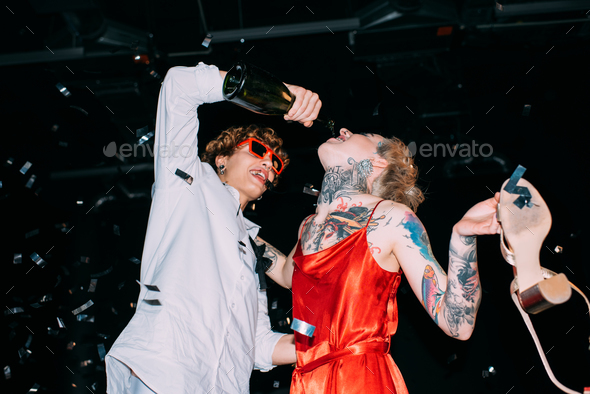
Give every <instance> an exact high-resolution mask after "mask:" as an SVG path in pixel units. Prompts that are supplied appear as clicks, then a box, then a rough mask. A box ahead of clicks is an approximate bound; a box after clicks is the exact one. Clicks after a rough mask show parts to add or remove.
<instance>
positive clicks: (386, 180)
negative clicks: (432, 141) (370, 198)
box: [371, 137, 424, 212]
mask: <svg viewBox="0 0 590 394" xmlns="http://www.w3.org/2000/svg"><path fill="white" fill-rule="evenodd" d="M377 153H378V154H379V156H381V157H382V158H384V159H385V160H387V163H388V165H387V167H385V169H384V170H383V172H382V173H381V175H379V176H378V177H377V178H376V179H375V181H373V190H372V193H371V194H373V195H375V196H378V197H381V198H384V199H386V200H391V201H395V202H399V203H402V204H405V205H406V206H408V207H409V208H410V209H411V210H412V211H413V212H416V209H418V205H420V204H421V203H422V202H424V194H423V193H422V190H420V188H419V187H418V185H416V181H417V179H418V168H417V167H416V165H415V164H414V159H412V156H411V154H410V150H409V149H408V147H407V146H406V145H405V144H404V143H403V142H402V141H401V140H400V139H398V138H395V137H393V138H384V139H383V142H382V144H381V145H380V146H379V147H378V148H377Z"/></svg>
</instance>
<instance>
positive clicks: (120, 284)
mask: <svg viewBox="0 0 590 394" xmlns="http://www.w3.org/2000/svg"><path fill="white" fill-rule="evenodd" d="M123 286H125V281H123V282H121V283H119V284H118V285H117V288H118V289H119V290H121V289H122V288H123Z"/></svg>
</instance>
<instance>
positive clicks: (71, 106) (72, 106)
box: [70, 105, 88, 116]
mask: <svg viewBox="0 0 590 394" xmlns="http://www.w3.org/2000/svg"><path fill="white" fill-rule="evenodd" d="M70 108H72V109H75V110H77V111H80V112H82V113H83V114H84V115H86V116H88V111H86V110H85V109H84V108H80V107H77V106H75V105H70Z"/></svg>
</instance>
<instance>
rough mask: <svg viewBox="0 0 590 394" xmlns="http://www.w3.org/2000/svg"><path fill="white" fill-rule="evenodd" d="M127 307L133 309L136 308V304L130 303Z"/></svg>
mask: <svg viewBox="0 0 590 394" xmlns="http://www.w3.org/2000/svg"><path fill="white" fill-rule="evenodd" d="M129 306H130V307H131V308H133V309H135V308H137V302H132V303H130V304H129Z"/></svg>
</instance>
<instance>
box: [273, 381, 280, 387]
mask: <svg viewBox="0 0 590 394" xmlns="http://www.w3.org/2000/svg"><path fill="white" fill-rule="evenodd" d="M280 383H281V382H280V381H278V380H275V381H274V382H272V387H274V388H275V389H278V388H279V384H280Z"/></svg>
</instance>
